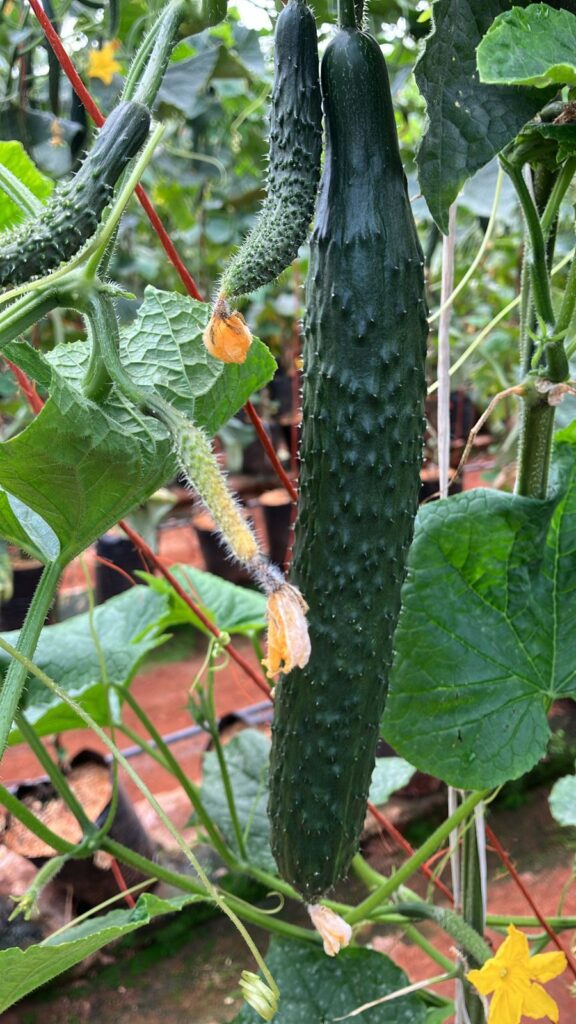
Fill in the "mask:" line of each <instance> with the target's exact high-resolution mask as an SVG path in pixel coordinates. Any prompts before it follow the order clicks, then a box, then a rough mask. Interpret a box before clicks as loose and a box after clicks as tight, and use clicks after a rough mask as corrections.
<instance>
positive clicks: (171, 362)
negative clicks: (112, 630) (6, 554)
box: [0, 287, 276, 560]
mask: <svg viewBox="0 0 576 1024" xmlns="http://www.w3.org/2000/svg"><path fill="white" fill-rule="evenodd" d="M209 315H210V308H209V307H208V306H207V305H205V304H204V303H199V302H195V301H194V300H193V299H189V298H188V297H186V296H183V295H177V294H175V293H171V292H161V291H158V290H157V289H155V288H152V287H148V288H147V289H146V294H145V299H144V302H143V304H142V306H141V307H140V310H139V313H138V316H137V318H136V320H135V322H134V324H132V325H131V326H130V327H129V328H128V329H127V330H126V331H124V332H123V335H122V339H121V357H122V362H123V365H124V367H125V369H126V370H127V371H128V372H129V373H130V374H131V376H132V377H133V378H134V380H135V381H137V382H138V383H139V384H141V385H150V384H151V383H154V384H155V385H156V386H157V387H158V390H159V391H160V392H161V393H162V394H163V395H164V397H165V398H167V399H168V400H169V401H171V402H173V403H174V405H175V406H176V407H177V408H179V409H180V410H181V411H182V412H184V413H186V415H188V416H189V417H190V418H191V419H193V420H194V422H195V423H196V424H197V425H198V426H200V427H202V428H204V429H205V430H206V431H207V432H208V433H209V434H212V433H214V432H215V431H216V430H217V429H218V427H220V426H221V425H222V424H223V423H225V422H226V420H228V419H229V418H230V416H232V415H233V414H234V413H235V412H236V411H237V410H238V409H239V408H240V406H241V405H243V404H244V402H245V401H246V400H247V399H248V398H249V397H250V395H251V394H252V392H253V391H255V390H257V389H258V388H260V387H263V385H264V384H266V383H267V381H268V380H270V378H271V377H272V375H273V373H274V371H275V369H276V364H275V362H274V359H273V358H272V356H271V355H270V352H269V351H268V349H267V348H266V346H265V345H263V344H262V343H261V342H260V341H257V340H256V341H255V342H254V344H253V345H252V347H251V349H250V353H249V356H248V359H247V360H246V362H245V363H243V364H242V365H241V366H227V365H225V364H224V363H220V362H219V361H218V360H215V359H213V358H212V357H211V356H209V355H208V353H207V352H206V350H205V348H204V345H203V343H202V331H203V329H204V326H205V324H206V323H207V320H208V318H209ZM7 355H8V356H9V358H10V359H12V360H13V362H15V363H16V364H17V365H18V366H20V367H21V368H22V369H23V370H25V372H26V373H28V374H29V375H30V376H31V377H32V378H33V379H34V380H35V381H37V382H38V383H39V384H40V385H41V386H42V387H44V388H47V389H48V390H49V392H50V399H49V401H48V402H47V403H46V405H45V407H44V409H43V410H42V412H41V413H40V414H39V415H38V416H37V417H36V419H35V420H34V421H33V422H32V423H31V424H30V426H29V427H27V428H26V429H25V430H23V431H22V433H20V434H18V435H17V437H14V438H13V439H12V440H10V441H6V442H4V443H3V444H1V445H0V484H1V486H2V487H3V488H4V490H5V491H6V492H7V493H8V494H9V495H11V496H12V497H15V498H17V499H19V500H20V501H21V502H23V503H24V505H26V506H27V507H28V508H29V509H31V510H33V511H34V512H35V513H37V515H39V516H41V517H42V519H43V520H44V521H45V523H46V524H47V525H48V526H49V527H50V528H51V529H52V530H53V531H54V534H55V535H56V537H57V538H58V541H59V543H60V546H61V557H63V558H65V559H66V560H70V559H71V558H73V557H74V556H75V555H76V554H78V553H79V552H80V551H82V550H84V548H86V547H87V546H88V545H89V544H90V543H91V542H92V541H93V540H94V539H95V538H96V537H98V536H99V535H100V534H102V533H104V532H105V531H106V530H107V529H108V528H109V527H110V526H112V525H113V524H114V523H116V522H117V521H118V520H119V519H120V518H122V516H124V515H126V514H127V513H128V512H129V511H130V509H131V508H133V507H134V506H135V505H137V504H140V503H142V502H143V501H145V500H146V499H147V498H148V497H149V496H150V495H151V494H152V493H153V492H154V491H155V490H156V489H157V488H158V487H159V486H160V485H161V484H163V483H165V481H166V480H167V479H169V478H170V477H171V476H173V475H174V474H175V472H176V469H177V466H176V461H175V458H174V455H173V451H172V442H171V439H170V438H169V437H168V435H167V432H166V431H165V429H164V428H163V427H162V426H160V424H159V423H158V422H157V421H156V420H155V419H152V418H151V417H149V416H143V415H142V414H141V413H138V412H136V411H135V410H134V409H133V408H132V407H131V406H130V403H127V402H125V401H123V400H122V399H121V398H120V397H118V395H117V394H116V393H115V392H112V394H111V396H110V398H109V399H107V400H106V401H105V402H103V403H102V405H96V404H95V403H94V402H90V401H88V400H87V399H86V397H85V396H84V394H83V393H82V388H81V382H82V379H83V375H84V372H85V370H86V367H87V365H88V358H89V345H88V343H87V342H77V343H75V344H68V345H60V346H57V347H56V349H54V350H53V351H52V352H51V353H49V354H48V355H46V356H44V355H41V354H40V353H39V352H37V351H35V350H34V349H33V348H31V346H29V345H26V344H23V343H19V342H13V343H12V344H11V345H9V346H7ZM5 510H6V503H2V502H0V536H3V537H5V538H6V539H7V540H11V541H13V542H14V543H16V544H22V536H21V534H22V530H21V529H20V530H18V531H16V530H15V529H14V517H13V516H12V515H8V514H5ZM21 525H22V524H21ZM24 546H25V547H28V549H29V550H31V551H33V552H34V553H35V554H37V555H41V554H42V552H39V551H38V548H37V545H35V544H34V540H33V538H31V539H30V543H29V544H28V545H24Z"/></svg>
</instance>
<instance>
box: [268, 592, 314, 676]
mask: <svg viewBox="0 0 576 1024" xmlns="http://www.w3.org/2000/svg"><path fill="white" fill-rule="evenodd" d="M307 611H308V605H307V604H306V601H305V600H304V598H303V597H302V594H301V593H300V591H299V590H298V589H297V588H296V587H293V586H291V584H290V583H283V584H282V586H280V587H278V589H276V590H273V591H272V593H271V594H270V595H269V597H268V607H267V609H266V617H267V619H268V658H267V659H266V660H265V661H264V663H263V664H264V666H265V668H266V670H267V675H268V676H269V678H272V677H273V676H275V675H277V673H278V672H283V673H284V674H285V675H286V674H287V673H288V672H291V671H292V669H293V668H294V666H295V665H298V667H299V668H304V666H305V665H307V664H308V659H309V658H310V637H309V636H308V623H307V622H306V612H307Z"/></svg>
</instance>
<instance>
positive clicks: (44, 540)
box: [0, 487, 60, 562]
mask: <svg viewBox="0 0 576 1024" xmlns="http://www.w3.org/2000/svg"><path fill="white" fill-rule="evenodd" d="M0 533H1V534H2V535H3V536H4V537H5V538H6V539H7V540H11V541H12V543H13V544H17V545H18V547H20V548H23V549H24V550H25V551H27V552H28V554H29V555H32V557H33V558H37V559H38V560H39V561H40V562H51V561H53V560H54V559H55V558H56V556H57V555H58V554H59V552H60V542H59V540H58V538H57V536H56V534H55V533H54V530H53V529H52V528H51V527H50V526H48V524H47V523H45V522H44V520H43V519H42V517H41V516H39V515H38V514H37V513H36V512H33V511H32V509H29V508H28V507H27V506H26V505H24V504H23V502H21V501H18V499H17V498H14V497H13V496H12V495H11V494H8V493H7V492H6V491H5V490H3V488H1V487H0Z"/></svg>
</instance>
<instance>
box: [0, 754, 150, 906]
mask: <svg viewBox="0 0 576 1024" xmlns="http://www.w3.org/2000/svg"><path fill="white" fill-rule="evenodd" d="M83 765H94V766H97V767H98V768H102V769H104V768H105V769H106V772H107V773H108V775H110V778H111V768H110V767H109V766H108V765H107V763H106V760H105V759H104V758H103V757H102V755H101V754H99V753H97V752H96V751H93V750H83V751H81V752H80V753H78V754H77V755H76V756H75V757H74V758H73V759H72V761H71V762H70V769H71V770H73V769H77V768H79V767H80V766H83ZM16 796H17V797H18V798H19V799H20V800H28V801H29V800H30V798H32V799H33V800H34V801H35V802H38V803H40V804H46V803H47V801H49V800H51V799H54V797H55V792H54V789H53V788H52V785H51V783H50V782H40V783H24V784H22V785H21V786H19V787H18V789H17V790H16ZM62 806H64V805H62ZM109 809H110V803H109V802H107V803H106V804H105V806H104V807H103V809H102V810H101V811H100V813H99V814H98V815H97V816H95V818H94V824H95V825H96V826H97V827H101V826H102V825H103V824H104V822H105V821H106V819H107V816H108V812H109ZM53 824H54V826H55V827H54V830H55V831H56V832H58V831H59V829H58V827H57V822H54V823H53ZM108 835H109V837H110V838H111V839H115V840H116V841H117V842H119V843H122V844H123V845H124V846H127V847H128V848H129V849H130V850H133V851H134V852H135V853H139V854H141V855H142V856H143V857H147V858H149V859H150V858H152V857H153V855H154V848H153V845H152V842H151V840H150V838H149V837H148V835H147V833H146V832H145V831H144V828H143V827H142V825H141V823H140V819H139V818H138V816H137V814H136V812H135V810H134V807H133V805H132V801H131V800H130V798H129V797H128V795H127V794H126V792H125V790H124V789H123V788H122V786H121V785H119V786H118V801H117V806H116V813H115V815H114V820H113V822H112V825H111V827H110V829H109V831H108ZM5 841H6V845H7V846H8V847H9V848H10V839H9V835H8V834H7V835H6V837H5ZM31 841H32V842H34V840H31ZM18 852H21V853H22V854H23V855H24V856H27V857H28V859H29V860H30V861H32V863H33V864H36V865H37V867H41V866H42V865H43V864H45V863H46V861H47V860H48V859H49V858H48V857H46V856H35V855H34V848H33V847H32V849H31V851H30V853H27V852H26V850H25V849H21V850H19V851H18ZM120 870H121V872H122V877H123V879H124V881H125V882H126V886H127V887H128V888H129V887H130V886H132V885H137V884H138V883H139V882H143V881H144V880H145V879H146V877H147V876H146V875H144V874H142V873H140V872H139V871H136V870H134V869H133V868H130V867H128V866H127V865H124V864H121V865H120ZM52 884H54V885H56V886H57V887H58V888H65V889H66V890H67V891H68V893H70V894H71V896H72V897H73V899H74V902H75V904H76V906H77V907H82V906H88V907H95V906H97V905H98V904H99V903H102V902H104V900H107V899H110V898H111V897H112V896H115V895H116V894H117V893H118V891H119V885H118V882H117V880H116V878H115V876H114V873H113V872H112V870H111V869H110V867H109V866H105V867H99V866H97V862H95V859H94V857H86V858H84V859H82V860H70V861H68V862H67V863H66V864H65V865H64V867H63V868H62V869H61V871H59V873H58V874H57V875H56V877H55V879H54V881H53V883H52Z"/></svg>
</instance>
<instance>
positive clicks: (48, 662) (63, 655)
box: [0, 586, 168, 744]
mask: <svg viewBox="0 0 576 1024" xmlns="http://www.w3.org/2000/svg"><path fill="white" fill-rule="evenodd" d="M167 606H168V601H167V599H166V597H164V596H163V595H161V594H157V593H154V591H152V590H150V589H149V588H148V587H138V586H136V587H131V588H130V590H127V591H126V592H125V593H123V594H118V596H117V597H112V598H110V600H109V601H106V602H105V604H102V605H100V606H99V607H98V608H96V609H95V610H94V614H93V620H92V629H91V623H90V617H89V614H88V612H86V613H84V614H82V615H75V616H74V617H73V618H70V619H66V620H65V621H64V622H60V623H58V624H57V625H55V626H45V627H44V629H43V630H42V632H41V634H40V639H39V641H38V646H37V648H36V652H35V654H34V663H35V665H37V666H38V668H41V669H42V670H43V671H44V672H46V674H47V675H48V676H50V678H51V679H53V680H54V681H55V682H56V683H58V685H59V686H60V687H62V689H64V690H66V693H67V694H68V696H69V697H73V698H74V699H75V700H78V699H81V701H82V707H83V708H84V709H85V710H86V711H89V712H90V714H91V715H92V717H93V718H94V719H95V720H96V721H97V722H98V723H99V724H100V725H106V724H107V723H108V703H107V697H106V685H105V684H106V683H108V684H110V683H115V684H116V685H118V686H128V685H129V684H130V682H131V681H132V679H133V678H134V675H135V673H136V672H137V670H138V668H139V667H140V665H141V664H142V662H143V660H144V658H145V657H146V656H147V655H148V654H150V653H151V652H152V651H153V650H155V649H156V648H157V647H158V646H159V645H160V644H162V643H163V642H164V639H165V636H164V635H163V630H162V627H161V626H160V622H161V620H162V618H163V617H164V615H165V613H166V610H167ZM94 635H95V636H96V637H97V638H98V647H97V646H96V644H95V642H94ZM2 636H3V638H4V639H5V640H7V641H8V643H10V644H12V645H15V644H16V642H17V640H18V631H14V632H10V633H3V634H2ZM9 664H10V658H9V656H8V655H7V654H6V653H5V652H4V651H0V679H1V677H3V676H4V674H5V672H6V670H7V668H8V666H9ZM103 667H104V668H105V672H106V678H105V679H103V678H102V675H103ZM21 710H22V711H23V712H24V714H25V715H26V718H27V719H28V721H29V722H30V723H31V724H32V725H33V726H34V728H35V730H36V732H37V733H38V735H40V736H48V735H52V734H54V733H58V732H64V731H65V730H66V729H78V728H83V727H84V723H83V722H82V721H81V720H80V719H79V718H78V716H77V715H76V714H75V713H74V712H73V711H72V710H71V708H69V707H68V705H67V704H64V703H63V702H62V701H60V700H59V699H58V697H57V696H56V695H55V694H53V693H52V691H51V690H48V689H47V687H45V686H43V684H42V683H41V682H40V681H39V680H38V679H36V678H35V677H34V676H31V677H30V679H29V680H28V684H27V686H26V689H25V690H24V695H23V698H22V704H21ZM9 742H10V743H11V744H15V743H21V742H22V737H21V735H20V733H19V732H18V730H17V729H16V728H13V731H12V732H11V734H10V740H9Z"/></svg>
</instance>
